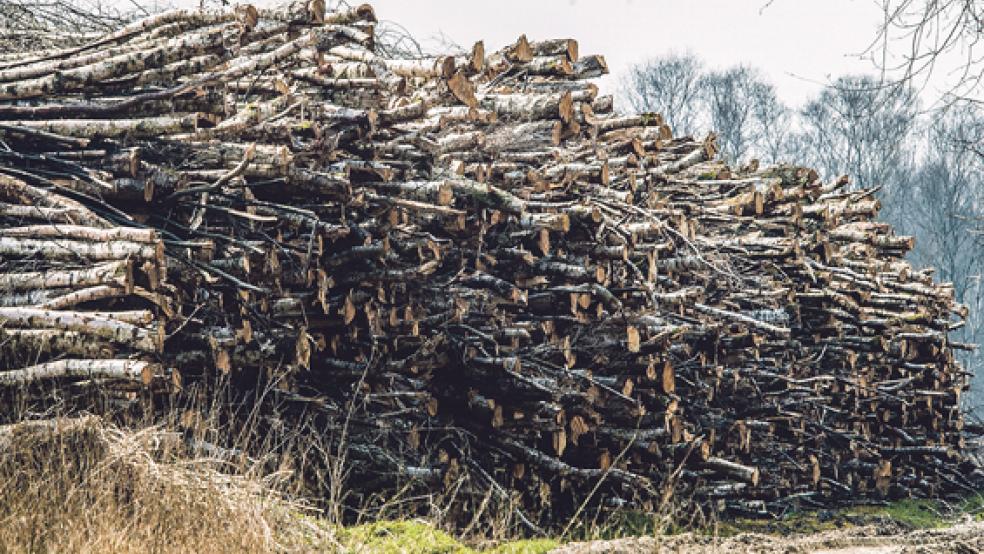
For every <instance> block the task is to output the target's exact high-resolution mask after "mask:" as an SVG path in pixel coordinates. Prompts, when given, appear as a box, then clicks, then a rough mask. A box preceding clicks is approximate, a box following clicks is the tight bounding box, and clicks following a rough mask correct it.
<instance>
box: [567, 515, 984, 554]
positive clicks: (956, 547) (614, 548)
mask: <svg viewBox="0 0 984 554" xmlns="http://www.w3.org/2000/svg"><path fill="white" fill-rule="evenodd" d="M645 552H659V553H667V554H669V553H673V554H710V553H718V552H722V553H726V554H977V553H984V522H976V523H970V522H967V523H960V524H957V525H954V526H953V527H948V528H946V529H928V530H920V531H905V530H902V529H900V528H898V527H896V526H894V525H879V526H875V525H869V526H865V527H856V528H851V529H847V530H837V531H826V532H823V533H816V534H811V535H793V536H790V537H778V536H770V535H759V534H755V533H743V534H741V535H736V536H734V537H729V538H726V539H718V538H713V537H705V536H699V535H692V534H683V535H678V536H672V537H663V538H658V539H657V538H650V537H646V538H633V539H619V540H614V541H594V542H588V543H575V544H568V545H565V546H562V547H560V548H558V549H556V550H553V551H552V552H551V553H550V554H630V553H632V554H635V553H645Z"/></svg>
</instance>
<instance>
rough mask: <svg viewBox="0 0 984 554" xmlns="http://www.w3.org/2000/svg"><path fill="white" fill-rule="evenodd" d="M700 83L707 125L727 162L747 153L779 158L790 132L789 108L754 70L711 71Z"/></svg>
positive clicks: (746, 68) (770, 158) (737, 160)
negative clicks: (716, 139)
mask: <svg viewBox="0 0 984 554" xmlns="http://www.w3.org/2000/svg"><path fill="white" fill-rule="evenodd" d="M699 85H700V90H701V99H702V100H703V105H704V109H706V110H707V113H708V115H709V118H710V126H711V128H712V129H714V131H715V132H717V134H718V144H719V145H720V147H721V152H722V154H723V155H724V157H725V158H726V159H727V160H728V161H729V162H733V163H737V162H739V161H741V160H743V159H745V158H747V157H749V156H757V157H762V158H766V159H768V160H769V161H774V160H776V159H777V158H779V157H781V155H780V152H781V150H782V148H783V145H784V143H785V137H786V135H787V134H788V131H789V118H788V110H787V108H786V107H785V106H784V105H783V104H782V103H781V102H780V101H779V99H778V97H777V96H776V92H775V87H773V86H772V85H771V84H769V83H767V82H766V81H765V80H764V78H763V77H762V76H761V74H760V73H759V72H758V71H757V70H755V69H752V68H750V67H747V66H738V67H733V68H731V69H728V70H725V71H712V72H710V73H708V74H707V75H705V76H704V77H702V78H701V80H700V82H699Z"/></svg>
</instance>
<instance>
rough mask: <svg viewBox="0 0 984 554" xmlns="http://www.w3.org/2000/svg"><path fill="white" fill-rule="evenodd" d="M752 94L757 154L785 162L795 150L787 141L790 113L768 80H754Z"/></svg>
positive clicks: (790, 119) (791, 119)
mask: <svg viewBox="0 0 984 554" xmlns="http://www.w3.org/2000/svg"><path fill="white" fill-rule="evenodd" d="M751 93H752V96H751V102H752V116H753V118H754V121H755V126H756V131H757V133H758V137H757V139H758V140H757V145H756V149H755V150H756V153H757V155H758V156H759V157H760V158H762V160H763V161H766V162H770V163H778V162H783V161H788V158H789V157H790V154H791V152H794V151H795V149H794V148H793V147H792V145H791V144H790V141H791V139H792V124H793V118H792V113H791V112H790V110H789V108H788V107H787V106H786V105H785V104H783V103H782V102H781V101H780V100H779V97H778V95H777V94H776V89H775V87H774V86H772V85H771V84H769V83H766V82H762V81H760V82H758V83H755V84H754V85H753V86H752V90H751Z"/></svg>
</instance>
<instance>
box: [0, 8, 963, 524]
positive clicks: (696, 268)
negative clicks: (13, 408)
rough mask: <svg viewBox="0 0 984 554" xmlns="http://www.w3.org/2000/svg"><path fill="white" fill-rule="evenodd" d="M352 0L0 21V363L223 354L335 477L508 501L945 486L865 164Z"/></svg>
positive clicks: (546, 504) (904, 300)
mask: <svg viewBox="0 0 984 554" xmlns="http://www.w3.org/2000/svg"><path fill="white" fill-rule="evenodd" d="M374 23H375V14H374V12H373V10H372V8H371V7H370V6H368V5H363V6H358V7H354V8H349V9H345V10H343V11H334V12H333V11H326V10H325V7H324V2H323V1H322V0H311V1H300V2H293V3H291V4H287V5H285V6H283V7H279V8H272V9H263V10H257V9H255V8H253V7H252V6H237V7H235V8H230V9H227V10H223V11H216V12H210V11H180V10H179V11H171V12H165V13H162V14H158V15H155V16H152V17H150V18H147V19H144V20H141V21H137V22H134V23H132V24H130V25H127V26H125V27H123V28H121V29H119V30H118V31H116V32H114V33H112V34H110V35H107V36H105V37H102V38H100V39H98V40H96V41H94V42H91V43H89V44H87V45H84V46H79V47H70V48H63V49H60V50H54V51H45V52H42V53H40V54H38V53H33V52H26V53H22V54H10V55H5V56H4V57H3V58H2V60H0V140H2V142H0V145H2V146H4V149H3V150H0V202H2V204H0V224H2V231H0V271H2V272H3V274H2V275H0V294H2V298H0V305H2V307H0V335H2V341H0V349H3V357H2V358H0V368H2V370H3V371H0V386H4V387H10V386H13V385H17V386H24V385H25V384H27V385H32V384H35V383H37V382H39V381H45V382H50V381H51V380H53V379H54V380H55V382H56V383H60V384H63V385H65V386H68V387H77V386H79V380H81V381H82V382H83V383H86V384H90V385H91V384H99V383H101V384H103V385H104V387H103V388H108V389H110V390H117V391H120V392H119V393H118V394H115V395H113V398H114V402H116V403H122V402H125V401H126V399H127V398H130V399H134V398H136V399H137V400H134V401H139V398H138V397H139V395H136V396H135V395H134V393H133V387H134V385H135V384H136V385H137V387H138V388H139V387H142V386H149V387H150V390H151V391H152V394H151V396H152V397H155V396H160V395H159V394H154V393H153V391H162V390H164V389H169V390H170V392H171V394H179V395H180V394H181V389H182V387H184V388H188V386H189V384H190V383H194V382H196V381H200V380H207V379H209V378H211V377H215V376H223V378H224V379H227V380H229V381H231V382H233V383H235V384H236V386H239V387H246V388H250V387H252V388H254V389H256V390H260V389H262V390H263V391H264V392H263V395H262V396H263V397H264V398H265V399H266V400H263V402H265V403H267V404H268V405H269V406H273V407H271V408H269V414H270V415H269V417H270V418H271V419H275V420H276V421H277V422H281V424H282V422H283V421H284V418H288V420H289V418H291V417H299V416H300V415H301V414H303V415H305V416H307V417H314V418H316V419H317V420H318V422H319V423H318V424H319V426H320V428H321V429H322V430H323V432H324V434H325V435H326V436H327V437H330V438H331V440H332V441H334V442H333V444H335V445H336V446H337V447H338V448H339V450H338V451H337V452H341V451H342V449H343V448H344V452H345V455H346V457H347V460H349V462H350V463H349V467H350V470H349V473H348V475H349V486H350V487H351V488H352V489H353V491H354V492H355V494H354V495H353V496H352V497H351V498H353V502H355V503H359V502H365V501H368V500H369V499H370V498H374V497H375V496H374V495H378V494H381V493H382V494H384V495H385V492H386V491H395V490H398V489H401V487H403V486H405V485H407V484H409V485H410V486H411V488H419V489H421V490H426V491H432V492H433V491H449V494H452V493H451V492H450V491H453V497H454V498H455V499H456V503H455V505H456V506H457V507H458V509H460V511H461V513H462V514H468V513H469V511H474V510H476V509H479V506H484V504H483V499H485V498H486V494H489V495H492V496H493V497H495V498H496V499H497V500H503V501H506V502H515V504H514V505H515V506H516V513H517V515H518V516H519V520H520V521H521V522H523V523H524V524H525V525H527V526H530V527H535V526H536V525H538V524H549V523H551V522H558V521H564V520H563V518H565V517H569V516H570V515H571V514H572V513H575V512H576V511H577V510H578V509H579V507H581V506H582V505H592V506H602V507H614V508H617V507H643V508H647V509H659V508H660V507H663V506H665V505H666V504H667V503H669V502H676V501H678V500H679V501H685V502H694V503H695V504H696V505H700V506H704V507H709V508H712V509H714V510H728V511H738V512H742V513H759V514H766V513H773V514H775V513H781V512H782V511H783V510H784V509H786V508H788V507H789V506H794V505H806V506H825V505H832V504H836V503H840V502H857V501H861V500H864V499H875V498H884V497H900V496H909V495H914V496H932V497H936V496H946V495H951V494H962V493H964V492H966V491H969V490H971V489H973V487H975V486H976V485H975V482H974V479H975V478H977V477H979V476H980V473H979V470H975V469H974V467H973V466H972V464H970V462H968V461H967V459H966V458H965V456H964V453H963V449H964V441H965V436H964V433H963V432H962V429H963V416H962V414H961V411H960V395H961V392H962V391H963V390H965V389H966V388H967V381H968V377H969V374H968V373H967V372H966V371H965V370H964V369H963V368H962V367H961V366H960V364H959V363H958V362H957V361H956V360H955V359H954V349H958V348H972V346H971V345H965V344H959V343H955V342H953V341H950V340H949V338H948V332H949V331H951V330H953V329H955V328H958V327H959V326H960V325H961V324H962V318H963V317H965V316H966V308H964V307H962V306H960V305H957V304H956V303H955V302H954V298H953V289H952V286H950V285H948V284H941V283H936V282H934V281H933V278H932V271H931V270H925V271H915V270H913V268H911V267H910V265H909V264H908V263H907V262H906V261H905V260H904V256H905V254H906V252H907V251H908V250H909V249H911V248H912V242H913V241H912V238H910V237H902V236H896V235H895V234H894V233H893V231H892V229H891V228H890V227H889V226H887V225H885V224H883V223H880V222H878V221H877V219H876V216H877V212H878V209H879V204H878V201H877V199H876V198H875V197H874V195H873V192H872V191H859V190H855V189H853V188H851V187H850V186H849V184H848V180H847V179H846V178H841V179H837V180H834V181H831V182H824V181H823V180H821V179H820V178H819V177H818V175H817V174H816V173H815V172H814V171H812V170H810V169H808V168H802V167H796V166H778V167H767V168H766V167H759V166H758V164H757V163H755V162H754V161H753V162H752V163H750V164H749V165H748V166H744V167H740V168H734V167H728V166H727V165H726V164H724V163H722V162H720V161H718V160H717V159H716V158H715V142H714V137H713V135H711V136H708V137H705V138H701V139H694V138H692V137H673V136H672V133H671V130H670V129H669V128H668V127H667V126H666V125H665V124H664V123H663V120H662V118H661V117H660V115H658V114H641V115H623V114H617V113H616V112H615V111H614V110H613V102H612V97H611V96H605V95H600V94H599V91H598V88H597V86H596V85H594V84H593V83H592V82H591V81H590V80H591V79H592V78H594V77H597V76H599V75H602V74H604V73H605V72H606V71H607V67H606V65H605V60H604V58H603V57H601V56H596V55H592V56H581V55H580V54H579V52H578V45H577V42H576V41H574V40H572V39H560V40H545V41H530V40H528V39H527V38H526V37H525V36H523V37H519V39H517V41H516V42H515V43H513V44H511V45H509V46H507V47H505V48H502V49H500V50H497V51H495V52H491V53H486V52H485V48H484V44H483V43H481V42H479V43H476V44H475V45H474V46H473V47H472V48H471V49H470V50H468V51H463V52H454V53H449V54H447V55H442V56H434V57H430V58H422V59H400V58H398V57H394V56H393V55H392V53H391V52H389V50H390V49H387V48H383V47H382V46H381V45H377V44H376V43H375V42H376V40H375V35H374ZM386 52H389V54H386ZM258 396H259V394H258ZM145 399H146V398H144V400H145ZM114 405H115V404H114ZM975 471H977V473H975ZM517 499H518V502H516V501H517Z"/></svg>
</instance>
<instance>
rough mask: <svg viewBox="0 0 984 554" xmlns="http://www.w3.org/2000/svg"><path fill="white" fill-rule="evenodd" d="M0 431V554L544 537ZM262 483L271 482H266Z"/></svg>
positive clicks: (835, 523) (613, 527)
mask: <svg viewBox="0 0 984 554" xmlns="http://www.w3.org/2000/svg"><path fill="white" fill-rule="evenodd" d="M2 431H3V430H2V429H0V453H2V454H3V455H2V456H0V553H6V552H148V551H149V552H162V553H168V552H215V553H219V554H221V553H224V552H230V553H231V552H236V553H239V552H351V553H373V554H375V553H380V554H479V553H487V554H541V553H545V552H549V551H551V550H552V549H554V548H556V547H558V546H559V545H560V541H559V540H555V539H532V540H518V541H512V542H507V543H500V544H492V545H469V544H464V543H462V542H461V541H459V540H458V539H456V538H455V537H453V536H451V535H449V534H448V533H446V532H444V531H442V530H440V529H438V528H436V527H435V526H433V525H431V524H430V523H428V522H426V521H421V520H401V521H381V522H376V523H369V524H365V525H359V526H354V527H348V528H341V527H338V526H335V525H332V524H331V523H330V521H329V520H328V519H327V518H325V517H323V516H322V515H321V514H320V513H319V512H316V511H314V510H311V509H309V508H308V507H306V506H305V505H303V504H299V503H296V502H289V501H287V500H286V498H287V497H286V496H285V495H284V494H282V493H278V492H276V491H277V490H278V489H277V487H275V486H273V485H274V484H275V483H272V482H271V476H270V475H268V474H265V475H264V476H262V477H261V476H260V474H257V475H250V474H249V472H245V473H244V472H239V473H238V474H237V475H229V474H228V473H226V472H225V469H226V468H224V467H223V465H222V464H221V463H216V460H214V459H213V460H209V459H189V458H187V457H183V456H181V455H180V453H179V451H180V447H179V446H177V447H176V446H175V444H177V445H180V444H181V442H180V440H179V441H177V442H176V441H175V440H174V438H175V437H174V434H173V433H167V432H166V431H164V430H162V429H159V428H148V429H145V430H143V431H137V432H132V431H122V430H119V429H116V428H113V427H111V426H106V425H104V424H103V423H102V422H101V421H99V420H97V419H96V418H83V419H77V420H69V421H67V422H66V423H65V424H64V425H61V424H60V425H58V426H57V428H51V427H50V426H41V427H38V428H34V429H31V428H28V429H21V430H18V431H17V432H15V433H5V432H2ZM273 477H274V478H275V477H276V476H273ZM967 515H970V516H971V517H973V518H977V519H978V520H979V521H984V494H982V495H976V496H974V497H972V498H969V499H967V500H966V501H965V502H963V503H962V504H960V505H957V506H944V505H942V504H938V503H935V502H930V501H919V500H903V501H899V502H895V503H891V504H888V505H885V506H869V507H853V508H848V509H844V510H838V511H815V512H802V513H795V514H790V515H789V516H788V517H786V518H783V519H780V520H736V521H730V522H727V523H719V524H717V525H715V526H713V527H709V528H706V529H702V530H700V531H699V532H700V533H706V534H713V535H717V536H732V535H737V534H739V533H744V532H758V533H767V534H781V535H787V534H790V533H815V532H821V531H826V530H830V529H835V528H843V527H845V526H858V525H869V524H877V523H881V522H885V521H890V522H892V523H893V525H896V526H902V527H904V528H906V529H933V528H938V527H942V526H945V525H948V524H950V523H952V522H953V521H954V518H955V517H957V516H960V517H964V518H966V517H967ZM672 532H673V530H672V529H669V530H668V529H667V526H666V525H665V520H660V519H659V518H656V517H653V516H651V515H646V514H640V513H622V514H616V515H613V516H611V517H607V518H606V521H605V523H604V524H603V525H592V526H590V527H589V528H583V529H582V528H577V527H575V528H572V529H571V532H570V533H569V534H568V536H567V539H568V540H590V539H610V538H619V537H626V536H654V535H660V536H666V534H667V533H672Z"/></svg>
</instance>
